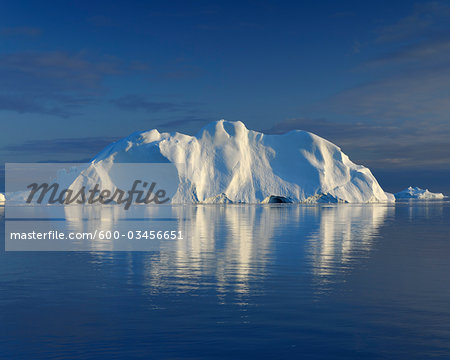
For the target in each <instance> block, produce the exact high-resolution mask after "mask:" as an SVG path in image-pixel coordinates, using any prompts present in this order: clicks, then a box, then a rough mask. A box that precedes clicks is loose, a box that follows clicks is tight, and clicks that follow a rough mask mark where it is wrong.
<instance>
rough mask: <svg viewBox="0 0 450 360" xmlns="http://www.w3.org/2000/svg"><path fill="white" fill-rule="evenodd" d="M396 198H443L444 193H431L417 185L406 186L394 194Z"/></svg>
mask: <svg viewBox="0 0 450 360" xmlns="http://www.w3.org/2000/svg"><path fill="white" fill-rule="evenodd" d="M394 196H395V198H396V199H417V200H439V199H444V198H445V195H444V194H442V193H432V192H430V191H428V189H425V190H423V189H421V188H418V187H412V186H410V187H408V188H407V189H405V190H403V191H400V192H398V193H395V194H394Z"/></svg>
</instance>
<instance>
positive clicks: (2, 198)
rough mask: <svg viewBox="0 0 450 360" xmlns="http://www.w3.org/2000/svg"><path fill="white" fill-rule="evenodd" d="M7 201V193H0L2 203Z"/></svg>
mask: <svg viewBox="0 0 450 360" xmlns="http://www.w3.org/2000/svg"><path fill="white" fill-rule="evenodd" d="M4 203H5V194H2V193H0V204H4Z"/></svg>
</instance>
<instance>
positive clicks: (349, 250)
mask: <svg viewBox="0 0 450 360" xmlns="http://www.w3.org/2000/svg"><path fill="white" fill-rule="evenodd" d="M393 212H394V207H390V206H386V205H361V206H358V205H353V206H346V205H340V206H327V207H322V208H321V211H320V224H319V229H318V230H317V231H316V232H314V233H313V235H312V236H310V250H309V251H310V256H311V260H312V266H313V273H314V274H315V275H318V276H327V275H334V274H335V273H337V272H338V271H342V270H344V271H345V270H348V269H349V268H351V266H352V261H353V260H354V259H356V258H357V259H361V258H362V257H364V256H368V255H369V252H370V249H371V246H372V240H373V238H374V237H375V236H376V235H377V232H378V229H379V227H380V226H381V225H382V224H383V223H384V221H385V219H386V217H387V216H388V215H390V214H393Z"/></svg>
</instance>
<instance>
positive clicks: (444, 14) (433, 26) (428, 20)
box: [376, 1, 450, 43]
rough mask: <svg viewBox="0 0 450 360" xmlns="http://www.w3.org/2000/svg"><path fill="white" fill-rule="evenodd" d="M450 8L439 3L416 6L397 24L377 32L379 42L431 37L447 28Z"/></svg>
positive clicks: (383, 27) (433, 2)
mask: <svg viewBox="0 0 450 360" xmlns="http://www.w3.org/2000/svg"><path fill="white" fill-rule="evenodd" d="M449 15H450V6H449V5H447V4H445V3H441V2H437V1H432V2H427V3H419V4H416V5H415V6H414V8H413V11H412V12H411V13H410V14H408V15H407V16H405V17H403V18H401V19H399V20H398V21H397V22H395V23H393V24H389V25H384V26H382V27H380V28H378V29H377V30H376V35H377V39H376V40H377V42H379V43H386V42H396V41H404V40H410V39H411V38H413V37H417V36H424V35H429V34H430V33H436V31H439V30H441V28H442V27H444V28H445V27H446V26H447V24H446V23H447V22H448V16H449Z"/></svg>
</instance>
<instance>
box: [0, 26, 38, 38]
mask: <svg viewBox="0 0 450 360" xmlns="http://www.w3.org/2000/svg"><path fill="white" fill-rule="evenodd" d="M41 32H42V31H41V29H39V28H36V27H28V26H23V27H4V28H0V36H30V37H35V36H39V35H41Z"/></svg>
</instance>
